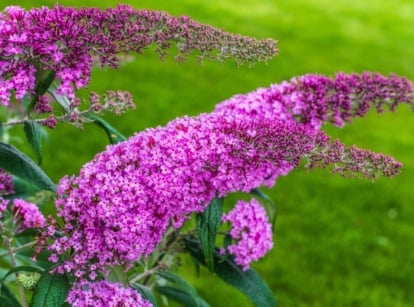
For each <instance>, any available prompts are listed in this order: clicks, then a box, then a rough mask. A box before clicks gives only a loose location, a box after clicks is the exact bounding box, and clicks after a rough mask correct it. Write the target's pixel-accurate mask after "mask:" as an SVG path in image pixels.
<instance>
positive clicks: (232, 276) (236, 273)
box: [185, 238, 277, 307]
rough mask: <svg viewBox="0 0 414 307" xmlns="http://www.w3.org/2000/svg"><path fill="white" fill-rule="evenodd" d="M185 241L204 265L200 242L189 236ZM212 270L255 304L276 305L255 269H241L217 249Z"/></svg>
mask: <svg viewBox="0 0 414 307" xmlns="http://www.w3.org/2000/svg"><path fill="white" fill-rule="evenodd" d="M185 242H186V246H187V249H188V251H189V252H190V254H191V255H192V256H193V257H195V258H196V259H197V260H198V261H200V263H201V264H203V265H204V266H206V262H205V260H204V255H203V251H202V249H201V245H200V242H199V241H198V240H195V239H191V238H187V239H186V240H185ZM214 272H215V273H216V274H217V276H219V277H220V278H221V279H222V280H224V281H225V282H226V283H228V284H230V285H232V286H234V287H236V288H237V289H239V290H240V291H241V292H243V293H244V294H245V295H246V296H247V297H248V298H249V299H250V300H251V301H252V302H253V303H254V304H255V305H256V306H260V307H275V306H277V303H276V299H275V297H274V296H273V293H272V291H271V290H270V288H269V286H268V285H267V284H266V282H265V281H264V280H263V279H262V278H261V277H260V275H259V274H257V272H256V271H254V270H252V269H250V270H247V271H243V270H242V269H241V268H240V267H239V266H238V265H237V264H236V263H234V261H233V260H232V259H231V257H226V256H223V255H221V254H220V253H219V252H218V250H216V252H215V254H214Z"/></svg>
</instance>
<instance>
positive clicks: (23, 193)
mask: <svg viewBox="0 0 414 307" xmlns="http://www.w3.org/2000/svg"><path fill="white" fill-rule="evenodd" d="M13 187H14V194H11V195H7V198H8V199H14V198H26V197H28V196H31V195H33V194H35V193H36V192H39V191H40V190H41V189H40V188H39V187H37V186H35V185H33V184H31V183H30V182H27V181H26V180H23V179H22V178H19V177H16V176H13Z"/></svg>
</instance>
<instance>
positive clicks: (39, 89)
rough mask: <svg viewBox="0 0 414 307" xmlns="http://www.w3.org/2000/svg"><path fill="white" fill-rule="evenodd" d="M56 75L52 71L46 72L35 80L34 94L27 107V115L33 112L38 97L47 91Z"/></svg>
mask: <svg viewBox="0 0 414 307" xmlns="http://www.w3.org/2000/svg"><path fill="white" fill-rule="evenodd" d="M55 76H56V73H55V72H54V71H47V72H44V73H43V74H42V75H41V76H40V77H39V78H38V80H37V84H36V87H35V93H34V95H33V97H32V99H31V101H30V104H29V106H28V107H27V113H28V114H30V113H31V112H32V110H33V108H34V107H35V105H36V102H37V100H38V99H39V96H41V95H43V94H44V93H46V91H47V90H48V89H49V87H50V86H51V84H52V83H53V81H54V80H55Z"/></svg>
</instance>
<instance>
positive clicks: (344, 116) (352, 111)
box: [215, 72, 414, 129]
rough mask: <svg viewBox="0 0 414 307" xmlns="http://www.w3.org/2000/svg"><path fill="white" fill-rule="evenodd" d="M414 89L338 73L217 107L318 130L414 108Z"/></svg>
mask: <svg viewBox="0 0 414 307" xmlns="http://www.w3.org/2000/svg"><path fill="white" fill-rule="evenodd" d="M413 89H414V88H413V84H412V83H411V82H410V81H409V80H407V79H406V78H404V77H398V76H395V75H391V76H389V77H384V76H382V75H380V74H378V73H371V72H365V73H362V74H344V73H338V74H337V75H336V76H335V77H334V78H329V77H326V76H322V75H312V74H309V75H304V76H301V77H296V78H293V79H292V80H291V81H290V82H282V83H280V84H273V85H271V86H270V87H269V88H259V89H257V90H255V91H253V92H250V93H248V94H244V95H236V96H234V97H232V98H230V99H228V100H226V101H224V102H222V103H220V104H218V105H217V106H216V109H215V112H220V113H222V114H229V113H234V112H236V113H238V114H241V115H244V116H249V117H250V118H278V119H281V120H286V121H297V122H300V123H304V124H309V125H311V126H313V127H315V128H316V129H318V128H320V127H321V126H322V124H323V123H324V122H332V123H333V124H335V125H337V126H342V125H343V124H344V123H347V122H350V121H351V120H352V119H354V118H355V117H363V116H364V115H365V114H366V113H367V112H368V110H369V109H370V108H372V107H375V108H376V109H377V111H378V112H382V111H383V110H384V108H385V107H389V108H390V110H391V111H393V110H395V108H396V107H397V106H398V105H399V104H401V103H407V104H409V105H411V107H412V108H414V95H413V93H414V91H413Z"/></svg>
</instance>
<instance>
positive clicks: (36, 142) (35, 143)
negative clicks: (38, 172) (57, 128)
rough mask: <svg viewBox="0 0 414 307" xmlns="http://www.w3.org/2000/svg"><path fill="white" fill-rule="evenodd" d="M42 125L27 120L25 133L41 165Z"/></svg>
mask: <svg viewBox="0 0 414 307" xmlns="http://www.w3.org/2000/svg"><path fill="white" fill-rule="evenodd" d="M41 129H42V127H40V125H39V124H38V123H36V122H35V121H33V120H26V121H25V122H24V133H25V135H26V139H27V141H28V142H29V144H30V146H31V147H32V149H33V152H34V154H35V155H36V158H37V161H38V162H39V165H40V164H42V153H41V141H42V130H41Z"/></svg>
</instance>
